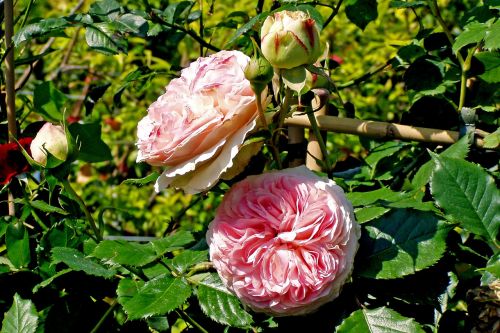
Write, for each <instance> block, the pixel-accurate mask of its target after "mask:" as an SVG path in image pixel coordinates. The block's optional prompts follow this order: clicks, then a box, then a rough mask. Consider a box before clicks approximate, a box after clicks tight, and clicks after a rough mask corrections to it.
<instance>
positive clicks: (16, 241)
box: [5, 221, 31, 268]
mask: <svg viewBox="0 0 500 333" xmlns="http://www.w3.org/2000/svg"><path fill="white" fill-rule="evenodd" d="M5 244H6V245H7V255H8V256H9V259H10V262H11V263H12V264H13V265H14V266H15V267H16V268H22V267H27V266H28V264H29V263H30V261H31V253H30V241H29V238H28V230H26V228H25V227H24V225H23V224H22V223H18V222H17V221H13V222H11V223H10V224H9V226H8V227H7V231H6V233H5Z"/></svg>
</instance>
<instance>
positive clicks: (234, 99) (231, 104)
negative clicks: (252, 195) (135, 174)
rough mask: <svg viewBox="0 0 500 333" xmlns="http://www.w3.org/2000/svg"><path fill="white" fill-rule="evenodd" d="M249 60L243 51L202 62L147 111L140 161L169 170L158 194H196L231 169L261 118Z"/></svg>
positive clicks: (223, 53)
mask: <svg viewBox="0 0 500 333" xmlns="http://www.w3.org/2000/svg"><path fill="white" fill-rule="evenodd" d="M249 60H250V59H249V58H248V57H247V56H246V55H245V54H243V53H241V52H239V51H220V52H218V53H216V54H213V55H211V56H210V57H205V58H199V59H198V60H197V61H195V62H193V63H191V65H190V66H189V67H188V68H185V69H184V70H182V75H181V77H180V78H177V79H174V80H172V81H171V82H170V84H169V85H168V86H167V90H166V92H165V94H163V95H162V96H160V97H159V98H158V100H157V101H156V102H154V103H153V104H152V105H151V106H150V107H149V110H148V115H147V116H146V117H144V118H143V119H142V120H141V121H140V122H139V125H138V131H137V132H138V133H137V134H138V137H139V139H138V142H137V146H138V148H139V154H138V156H137V161H138V162H142V161H145V162H147V163H149V164H151V165H155V166H165V167H167V168H166V170H165V171H164V172H163V173H162V175H161V176H160V177H159V178H158V180H157V182H156V185H155V188H156V190H157V191H160V190H161V189H163V188H165V187H167V186H174V187H176V188H181V189H183V190H184V191H185V192H186V193H198V192H201V191H204V190H206V189H209V188H211V187H212V186H214V185H215V184H216V183H217V180H218V179H219V178H220V176H221V175H222V174H223V173H224V172H225V171H226V170H227V169H229V168H230V167H231V166H232V164H233V159H234V157H235V156H236V154H237V153H238V151H239V148H240V146H241V144H242V143H243V141H244V139H245V135H246V134H247V133H248V132H249V131H250V130H252V129H253V128H254V127H255V124H256V118H257V116H258V110H257V106H256V104H255V95H254V93H253V91H252V89H251V87H250V82H249V81H248V80H246V79H245V76H244V74H243V70H244V68H245V67H246V65H247V64H248V62H249Z"/></svg>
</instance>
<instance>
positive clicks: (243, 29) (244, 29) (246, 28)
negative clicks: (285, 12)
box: [226, 12, 269, 48]
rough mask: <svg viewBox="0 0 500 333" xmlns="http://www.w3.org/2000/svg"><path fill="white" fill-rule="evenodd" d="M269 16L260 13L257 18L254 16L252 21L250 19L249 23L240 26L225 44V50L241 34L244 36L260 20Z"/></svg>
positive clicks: (265, 13) (267, 13) (266, 13)
mask: <svg viewBox="0 0 500 333" xmlns="http://www.w3.org/2000/svg"><path fill="white" fill-rule="evenodd" d="M268 15H269V12H262V13H260V14H259V15H257V16H254V17H253V18H252V19H250V21H248V22H247V23H245V24H244V25H242V26H241V27H240V28H239V29H238V30H236V32H235V33H234V35H233V36H232V37H231V39H229V41H228V42H227V44H226V48H228V47H230V46H231V45H232V44H234V42H236V41H237V40H238V38H239V37H240V36H241V35H243V34H246V33H247V32H249V31H250V30H252V29H253V27H254V26H255V25H256V24H257V23H258V22H260V21H261V20H264V19H265V18H266V17H267V16H268Z"/></svg>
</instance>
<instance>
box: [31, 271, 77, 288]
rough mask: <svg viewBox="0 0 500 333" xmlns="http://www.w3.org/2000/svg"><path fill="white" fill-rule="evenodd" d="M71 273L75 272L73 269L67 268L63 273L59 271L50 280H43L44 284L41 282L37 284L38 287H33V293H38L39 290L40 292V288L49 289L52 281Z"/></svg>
mask: <svg viewBox="0 0 500 333" xmlns="http://www.w3.org/2000/svg"><path fill="white" fill-rule="evenodd" d="M69 272H73V270H72V269H71V268H66V269H63V270H62V271H59V272H57V273H56V274H54V275H52V276H51V277H49V278H48V279H46V280H43V281H42V282H40V283H39V284H37V285H36V286H34V287H33V293H36V292H38V290H40V288H45V287H47V286H48V285H49V284H51V283H52V281H54V280H55V279H57V278H58V277H60V276H62V275H64V274H67V273H69Z"/></svg>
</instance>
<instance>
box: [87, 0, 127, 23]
mask: <svg viewBox="0 0 500 333" xmlns="http://www.w3.org/2000/svg"><path fill="white" fill-rule="evenodd" d="M120 10H121V6H120V4H119V3H118V2H117V1H116V0H102V1H96V2H94V3H93V4H92V5H91V6H90V10H89V14H90V15H98V16H109V17H110V19H111V18H115V17H116V16H117V15H118V14H119V13H120Z"/></svg>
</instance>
